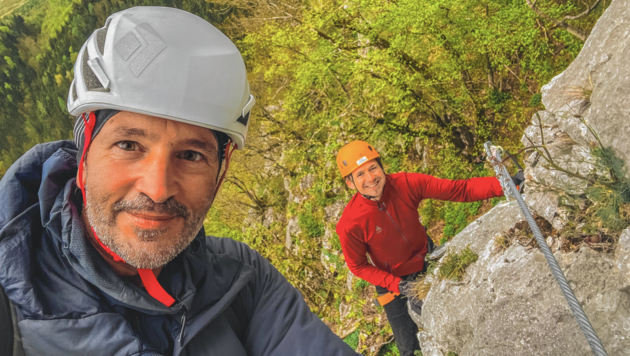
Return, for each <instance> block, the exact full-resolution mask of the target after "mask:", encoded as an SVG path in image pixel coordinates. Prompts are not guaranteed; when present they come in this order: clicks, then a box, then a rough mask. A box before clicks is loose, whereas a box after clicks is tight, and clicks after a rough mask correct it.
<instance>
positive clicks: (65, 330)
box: [0, 141, 356, 356]
mask: <svg viewBox="0 0 630 356" xmlns="http://www.w3.org/2000/svg"><path fill="white" fill-rule="evenodd" d="M75 157H76V147H75V146H74V144H73V143H71V142H70V141H59V142H51V143H46V144H42V145H37V146H35V147H34V148H32V149H31V150H30V151H28V152H27V153H26V154H25V155H24V156H22V157H21V158H20V159H19V160H18V161H17V162H15V164H13V166H11V168H10V169H9V170H8V172H7V173H6V174H5V176H4V177H3V178H2V180H1V181H0V204H1V206H0V261H2V263H1V267H0V285H2V286H3V287H4V289H5V291H6V293H7V296H8V297H9V299H10V300H11V301H12V303H13V304H14V305H15V307H16V308H15V309H16V311H17V320H18V326H19V330H20V333H21V336H22V342H23V346H24V349H25V351H26V354H27V355H51V356H52V355H64V356H66V355H88V356H98V355H104V356H111V355H171V354H172V355H220V356H223V355H227V356H241V355H291V356H301V355H326V356H330V355H356V353H354V351H353V350H352V349H351V348H350V347H349V346H347V345H346V344H345V343H344V342H343V341H342V340H340V339H339V338H338V337H337V336H336V335H335V334H333V333H332V332H331V331H330V329H329V328H328V327H327V326H326V325H325V324H324V323H323V322H322V321H321V320H319V319H318V318H317V316H315V315H314V314H313V313H311V311H310V310H309V308H308V306H307V305H306V303H305V302H304V300H303V299H302V295H301V294H300V293H299V292H298V291H297V290H296V289H295V288H294V287H293V286H291V285H290V284H289V283H288V282H287V281H286V279H285V278H284V277H283V276H282V275H280V273H279V272H278V271H277V270H276V269H275V268H274V267H273V266H271V265H270V264H269V263H268V262H267V261H266V260H265V259H264V258H262V257H261V256H260V255H259V254H258V253H257V252H255V251H253V250H251V249H250V248H248V247H247V246H246V245H245V244H242V243H239V242H235V241H233V240H231V239H221V238H215V237H212V236H205V234H204V231H203V230H202V231H200V233H199V234H198V235H197V237H196V239H195V240H194V241H193V243H192V244H191V245H190V246H188V248H187V249H186V250H185V251H184V252H182V253H181V254H180V255H179V256H178V257H177V258H175V259H174V260H173V261H171V262H170V263H168V264H167V265H166V266H165V267H164V269H163V270H162V272H161V274H160V276H159V278H158V280H159V281H160V283H161V284H162V286H163V287H164V289H166V291H167V292H169V294H170V295H172V296H174V297H175V299H176V300H177V301H176V302H175V304H174V305H173V306H172V307H166V306H164V305H163V304H161V303H160V302H158V301H157V300H155V299H153V298H152V297H151V296H149V294H147V292H146V291H145V290H144V289H143V288H139V287H137V286H136V285H134V284H133V283H131V282H129V281H128V280H126V279H124V278H121V277H119V276H117V275H116V274H115V273H114V272H113V271H112V269H111V268H110V267H109V265H108V264H107V263H106V262H105V261H104V260H103V258H102V257H101V256H100V255H99V254H98V252H97V251H96V250H95V249H94V248H93V247H92V246H91V244H90V243H89V242H87V241H86V239H85V238H84V236H85V231H84V229H85V227H84V225H83V223H82V221H81V219H80V215H79V214H80V211H81V209H80V205H81V204H82V202H81V198H80V193H77V190H76V185H75V176H76V168H77V162H76V159H75Z"/></svg>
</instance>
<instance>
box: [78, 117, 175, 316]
mask: <svg viewBox="0 0 630 356" xmlns="http://www.w3.org/2000/svg"><path fill="white" fill-rule="evenodd" d="M87 116H88V118H87V119H86V118H85V117H86V115H85V114H82V115H81V117H82V118H83V122H84V123H85V132H84V134H83V137H84V138H85V142H84V144H83V152H82V153H81V160H80V161H79V167H78V172H77V182H76V184H77V187H79V189H81V193H82V195H83V203H84V204H87V199H86V198H85V189H84V186H83V161H84V159H85V153H86V152H87V150H88V147H89V146H90V143H92V132H93V130H94V125H95V124H96V115H94V112H90V113H89V115H87ZM92 233H93V234H94V238H95V239H96V242H98V244H99V245H100V246H101V247H102V248H103V250H105V251H106V252H107V253H108V254H109V255H110V256H112V258H113V259H114V261H116V262H125V260H123V259H122V257H120V256H118V254H116V253H115V252H114V251H112V250H111V249H109V247H107V246H105V245H104V244H103V243H102V242H101V239H99V238H98V236H97V235H96V231H94V229H93V228H92ZM138 274H139V275H140V279H141V280H142V284H143V285H144V287H145V289H146V290H147V293H149V295H150V296H152V297H153V298H155V299H157V300H158V301H159V302H160V303H162V304H164V305H166V306H167V307H170V306H171V305H173V304H174V303H175V299H174V298H173V297H171V296H170V295H169V294H168V293H167V292H166V291H165V290H164V288H162V286H161V285H160V282H158V280H157V278H156V277H155V274H154V273H153V270H151V269H148V268H138Z"/></svg>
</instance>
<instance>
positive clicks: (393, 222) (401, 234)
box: [376, 202, 411, 247]
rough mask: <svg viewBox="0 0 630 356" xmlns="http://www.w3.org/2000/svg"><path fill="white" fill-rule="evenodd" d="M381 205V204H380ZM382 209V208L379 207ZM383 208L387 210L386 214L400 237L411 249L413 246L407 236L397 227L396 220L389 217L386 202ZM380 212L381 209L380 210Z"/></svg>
mask: <svg viewBox="0 0 630 356" xmlns="http://www.w3.org/2000/svg"><path fill="white" fill-rule="evenodd" d="M376 203H377V204H379V202H376ZM379 205H380V204H379ZM379 208H380V206H379ZM383 208H384V210H385V214H387V216H389V220H391V221H392V224H394V227H396V230H398V233H399V234H400V236H402V238H403V239H404V240H405V242H406V243H407V245H409V247H411V244H410V243H409V241H407V238H406V237H405V235H404V234H403V233H402V231H400V229H399V228H398V225H396V222H395V221H394V219H392V216H391V215H389V211H387V205H385V202H383ZM379 210H380V209H379Z"/></svg>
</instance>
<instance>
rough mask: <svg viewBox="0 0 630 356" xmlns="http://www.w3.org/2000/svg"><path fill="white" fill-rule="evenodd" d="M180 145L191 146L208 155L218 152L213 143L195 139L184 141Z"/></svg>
mask: <svg viewBox="0 0 630 356" xmlns="http://www.w3.org/2000/svg"><path fill="white" fill-rule="evenodd" d="M181 143H182V144H183V145H186V146H192V147H194V148H196V149H198V150H200V151H206V152H210V153H214V152H217V151H218V148H217V145H216V144H215V143H214V142H208V141H203V140H199V139H196V138H191V139H188V140H184V141H182V142H181Z"/></svg>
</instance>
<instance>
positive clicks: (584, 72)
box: [522, 0, 630, 228]
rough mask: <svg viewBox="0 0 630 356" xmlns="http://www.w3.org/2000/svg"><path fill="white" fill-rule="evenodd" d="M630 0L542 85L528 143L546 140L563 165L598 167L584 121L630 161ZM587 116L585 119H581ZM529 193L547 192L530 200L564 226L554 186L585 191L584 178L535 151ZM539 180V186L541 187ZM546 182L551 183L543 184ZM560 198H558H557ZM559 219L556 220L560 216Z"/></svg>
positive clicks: (620, 0)
mask: <svg viewBox="0 0 630 356" xmlns="http://www.w3.org/2000/svg"><path fill="white" fill-rule="evenodd" d="M628 58H630V1H629V0H615V1H613V2H612V3H611V5H610V7H609V8H608V9H607V10H606V13H604V15H602V17H601V18H600V20H599V21H598V23H597V24H596V25H595V27H594V28H593V31H592V33H591V35H590V36H589V38H588V39H587V41H586V42H585V44H584V48H583V49H582V51H581V52H580V54H579V55H578V56H577V58H576V59H575V60H574V61H573V63H571V65H570V66H569V67H568V68H567V69H566V70H565V71H564V72H563V73H562V74H560V75H558V76H557V77H555V78H554V79H553V80H552V81H551V82H550V83H549V84H547V85H545V86H544V87H543V88H542V94H543V104H544V105H545V107H546V110H545V111H541V112H538V113H537V114H536V115H534V116H533V117H532V126H530V127H528V128H527V129H526V130H525V133H524V135H523V140H522V142H523V144H524V145H525V146H531V144H532V143H533V144H536V145H538V144H540V143H541V142H542V139H541V134H540V127H539V125H538V124H539V120H540V121H541V122H542V126H543V133H544V138H545V143H546V144H547V146H548V147H549V150H550V152H551V155H552V156H553V157H554V158H555V160H556V161H557V163H559V165H560V166H562V167H563V168H567V169H568V170H570V171H573V172H579V173H580V174H582V175H585V174H586V173H588V172H589V171H591V170H592V169H593V168H594V167H593V165H592V162H593V159H592V157H590V154H589V149H588V145H589V143H593V142H595V141H596V139H595V137H594V136H593V135H592V134H591V133H590V132H589V130H588V127H587V126H586V125H585V124H584V123H583V122H582V120H583V121H584V122H585V123H587V124H588V125H589V126H590V127H592V128H593V129H594V130H595V132H597V133H598V135H599V137H600V139H601V141H602V143H603V145H604V146H612V147H613V148H614V150H615V151H616V153H617V154H618V155H619V157H621V158H622V159H624V160H625V161H626V164H628V163H630V140H628V134H629V133H630V101H629V100H628V95H629V94H630V61H628ZM580 118H581V119H582V120H581V119H580ZM525 162H526V164H527V168H526V170H525V176H526V178H527V180H528V183H529V184H528V185H529V187H530V188H533V189H529V192H538V193H542V194H543V195H544V196H545V197H546V198H545V199H540V197H535V195H536V194H530V196H531V197H532V198H533V199H531V201H530V202H529V203H530V205H532V207H533V208H534V210H536V212H537V213H538V214H540V215H542V216H544V217H545V218H546V219H547V220H548V221H550V222H552V223H553V224H554V227H556V228H557V227H561V226H562V225H563V223H564V222H563V221H562V217H561V214H556V208H555V207H554V205H557V197H556V196H555V194H554V193H553V189H549V187H553V188H557V189H562V190H565V191H570V192H572V193H580V192H581V190H583V189H584V188H585V183H584V181H583V180H579V179H575V178H570V177H569V176H567V175H566V174H563V173H560V172H558V171H554V170H548V169H546V168H544V167H543V166H544V165H545V163H546V162H545V161H544V159H541V158H540V157H539V156H538V155H537V154H535V153H534V154H531V155H530V156H529V157H527V158H526V159H525ZM536 184H538V188H536ZM542 187H546V188H545V189H543V188H542ZM554 200H555V202H554ZM554 220H555V221H554Z"/></svg>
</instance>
